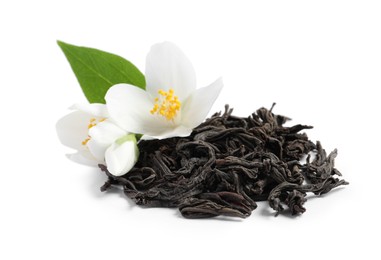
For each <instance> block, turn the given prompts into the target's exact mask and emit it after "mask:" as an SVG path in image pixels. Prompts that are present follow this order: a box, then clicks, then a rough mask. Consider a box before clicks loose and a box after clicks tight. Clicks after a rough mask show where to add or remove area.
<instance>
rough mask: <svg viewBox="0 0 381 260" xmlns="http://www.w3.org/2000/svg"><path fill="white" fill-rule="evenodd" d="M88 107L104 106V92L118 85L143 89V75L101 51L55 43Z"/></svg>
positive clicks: (126, 63) (120, 60) (125, 62)
mask: <svg viewBox="0 0 381 260" xmlns="http://www.w3.org/2000/svg"><path fill="white" fill-rule="evenodd" d="M57 43H58V45H59V46H60V47H61V49H62V51H63V52H64V54H65V56H66V58H67V60H68V61H69V63H70V65H71V68H72V70H73V72H74V74H75V76H76V77H77V79H78V81H79V84H80V85H81V88H82V91H83V93H84V94H85V96H86V98H87V100H89V102H90V103H103V104H104V103H105V99H104V97H105V95H106V92H107V90H108V89H109V88H110V87H111V86H113V85H115V84H118V83H128V84H131V85H134V86H137V87H140V88H142V89H145V85H146V82H145V78H144V75H143V74H142V73H141V72H140V71H139V69H138V68H136V67H135V66H134V65H133V64H132V63H131V62H129V61H128V60H126V59H124V58H122V57H120V56H118V55H115V54H112V53H108V52H104V51H101V50H97V49H93V48H87V47H79V46H75V45H71V44H67V43H64V42H61V41H57Z"/></svg>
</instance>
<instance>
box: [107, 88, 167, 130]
mask: <svg viewBox="0 0 381 260" xmlns="http://www.w3.org/2000/svg"><path fill="white" fill-rule="evenodd" d="M105 99H106V102H107V107H108V111H109V113H110V117H111V119H113V120H114V121H115V122H116V123H117V124H118V125H119V126H120V127H122V128H123V129H124V130H125V131H127V132H131V133H139V134H149V135H160V133H162V132H163V131H165V130H166V129H167V128H169V127H172V126H171V122H170V121H166V120H165V119H164V118H163V117H159V116H156V115H152V114H151V113H150V111H151V109H152V108H153V105H154V104H153V103H152V100H151V99H150V97H149V96H148V94H147V92H146V91H144V90H142V89H140V88H138V87H135V86H132V85H128V84H117V85H115V86H113V87H111V88H110V89H109V90H108V92H107V94H106V98H105Z"/></svg>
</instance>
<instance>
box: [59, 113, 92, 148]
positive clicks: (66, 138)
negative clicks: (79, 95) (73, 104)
mask: <svg viewBox="0 0 381 260" xmlns="http://www.w3.org/2000/svg"><path fill="white" fill-rule="evenodd" d="M90 118H91V115H89V114H87V113H84V112H81V111H75V112H72V113H70V114H68V115H66V116H64V117H63V118H61V119H60V120H59V121H58V122H57V124H56V130H57V134H58V138H59V139H60V141H61V143H62V144H63V145H66V146H68V147H70V148H73V149H76V150H81V149H83V148H84V146H83V145H82V142H83V141H84V140H85V139H86V138H87V132H88V124H89V122H90Z"/></svg>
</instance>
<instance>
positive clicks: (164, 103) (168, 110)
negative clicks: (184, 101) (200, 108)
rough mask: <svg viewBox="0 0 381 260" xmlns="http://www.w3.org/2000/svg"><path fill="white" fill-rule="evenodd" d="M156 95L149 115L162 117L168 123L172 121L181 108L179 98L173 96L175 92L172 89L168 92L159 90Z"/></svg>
mask: <svg viewBox="0 0 381 260" xmlns="http://www.w3.org/2000/svg"><path fill="white" fill-rule="evenodd" d="M158 94H159V97H157V98H155V104H154V106H153V108H152V109H151V111H150V112H151V114H152V115H155V114H157V115H160V116H163V117H165V118H166V119H167V120H168V121H169V120H173V119H174V118H175V117H176V115H177V113H178V112H179V110H180V107H181V102H180V101H179V98H178V97H177V96H175V91H174V90H173V89H169V90H168V91H164V90H162V89H160V90H159V91H158Z"/></svg>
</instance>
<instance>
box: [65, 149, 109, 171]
mask: <svg viewBox="0 0 381 260" xmlns="http://www.w3.org/2000/svg"><path fill="white" fill-rule="evenodd" d="M66 156H67V157H68V158H69V159H70V160H72V161H74V162H76V163H80V164H83V165H87V166H92V167H97V166H98V164H99V163H102V162H100V161H97V160H96V159H95V158H94V157H93V156H92V155H91V154H90V152H89V151H87V150H82V151H81V152H78V153H73V154H67V155H66Z"/></svg>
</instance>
